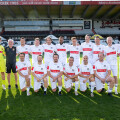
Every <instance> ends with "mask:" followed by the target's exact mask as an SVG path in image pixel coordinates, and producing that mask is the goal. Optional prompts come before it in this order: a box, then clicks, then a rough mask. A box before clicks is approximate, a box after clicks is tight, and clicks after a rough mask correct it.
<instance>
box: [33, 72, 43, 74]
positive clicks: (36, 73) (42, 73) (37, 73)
mask: <svg viewBox="0 0 120 120" xmlns="http://www.w3.org/2000/svg"><path fill="white" fill-rule="evenodd" d="M35 74H44V72H39V71H35Z"/></svg>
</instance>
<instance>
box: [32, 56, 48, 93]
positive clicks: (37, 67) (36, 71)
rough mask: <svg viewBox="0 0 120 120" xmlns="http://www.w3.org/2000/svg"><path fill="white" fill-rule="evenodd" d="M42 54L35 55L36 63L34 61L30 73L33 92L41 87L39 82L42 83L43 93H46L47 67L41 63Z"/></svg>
mask: <svg viewBox="0 0 120 120" xmlns="http://www.w3.org/2000/svg"><path fill="white" fill-rule="evenodd" d="M42 60H43V58H42V55H39V56H38V57H37V63H34V65H33V67H32V75H33V76H34V92H38V91H39V89H40V88H41V83H42V84H43V85H44V95H46V91H47V87H48V81H47V78H46V76H47V69H46V67H45V65H44V64H42Z"/></svg>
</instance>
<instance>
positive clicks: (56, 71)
mask: <svg viewBox="0 0 120 120" xmlns="http://www.w3.org/2000/svg"><path fill="white" fill-rule="evenodd" d="M50 71H51V72H54V73H58V72H60V70H50Z"/></svg>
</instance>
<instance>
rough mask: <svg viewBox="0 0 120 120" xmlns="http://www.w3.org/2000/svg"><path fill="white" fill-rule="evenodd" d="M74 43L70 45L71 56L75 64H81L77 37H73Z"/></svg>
mask: <svg viewBox="0 0 120 120" xmlns="http://www.w3.org/2000/svg"><path fill="white" fill-rule="evenodd" d="M71 40H72V45H70V46H69V51H70V57H73V58H74V65H76V66H79V64H80V50H81V48H80V46H78V45H77V39H76V37H72V38H71Z"/></svg>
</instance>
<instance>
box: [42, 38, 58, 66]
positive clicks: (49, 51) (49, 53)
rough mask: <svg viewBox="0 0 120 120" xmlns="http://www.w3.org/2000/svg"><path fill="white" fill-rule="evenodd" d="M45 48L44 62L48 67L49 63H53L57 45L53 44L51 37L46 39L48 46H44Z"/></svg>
mask: <svg viewBox="0 0 120 120" xmlns="http://www.w3.org/2000/svg"><path fill="white" fill-rule="evenodd" d="M43 48H44V62H45V66H46V67H47V66H48V64H49V62H51V61H53V54H54V52H55V50H56V49H55V45H53V44H52V39H51V38H50V37H47V38H46V44H43Z"/></svg>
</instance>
